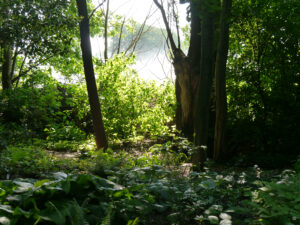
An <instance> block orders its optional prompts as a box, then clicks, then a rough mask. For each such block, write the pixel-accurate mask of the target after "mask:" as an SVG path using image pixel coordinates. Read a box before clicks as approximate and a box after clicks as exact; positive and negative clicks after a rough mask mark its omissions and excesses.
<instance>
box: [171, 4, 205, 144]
mask: <svg viewBox="0 0 300 225" xmlns="http://www.w3.org/2000/svg"><path fill="white" fill-rule="evenodd" d="M200 32H201V20H200V17H199V14H198V9H197V7H196V5H195V4H194V3H191V38H190V46H189V51H188V55H187V56H185V55H184V53H183V52H182V51H181V54H177V58H176V57H175V58H174V61H173V66H174V70H175V74H176V86H175V88H176V100H177V103H178V105H177V111H176V127H177V129H178V130H180V131H181V132H182V134H183V135H184V136H185V137H187V138H188V139H189V140H190V141H193V139H194V114H195V97H196V94H197V89H198V84H199V78H200V76H199V72H200V65H199V61H200V57H201V36H200ZM179 56H180V57H179Z"/></svg>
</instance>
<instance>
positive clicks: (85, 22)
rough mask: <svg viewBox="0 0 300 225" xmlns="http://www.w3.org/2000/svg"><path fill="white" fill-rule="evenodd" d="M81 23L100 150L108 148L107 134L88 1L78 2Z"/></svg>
mask: <svg viewBox="0 0 300 225" xmlns="http://www.w3.org/2000/svg"><path fill="white" fill-rule="evenodd" d="M76 3H77V8H78V14H79V16H80V17H81V21H80V38H81V50H82V59H83V66H84V74H85V80H86V85H87V91H88V96H89V102H90V107H91V113H92V119H93V127H94V133H95V137H96V144H97V148H98V149H101V148H103V149H106V148H107V147H108V144H107V139H106V134H105V130H104V125H103V120H102V115H101V109H100V102H99V98H98V93H97V86H96V80H95V75H94V68H93V59H92V49H91V42H90V30H89V19H88V12H87V6H86V0H76Z"/></svg>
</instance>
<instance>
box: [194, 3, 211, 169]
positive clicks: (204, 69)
mask: <svg viewBox="0 0 300 225" xmlns="http://www.w3.org/2000/svg"><path fill="white" fill-rule="evenodd" d="M212 4H214V3H212V2H211V1H210V0H205V1H203V11H202V14H203V18H202V23H201V60H200V81H199V88H198V94H197V97H196V98H197V100H196V110H195V133H196V136H195V144H196V145H198V146H200V148H199V151H197V152H195V153H194V154H193V156H192V161H193V163H194V165H200V167H202V166H203V162H204V160H205V158H206V152H205V147H207V140H208V128H209V109H210V107H209V106H210V104H209V103H210V94H211V87H212V81H213V73H212V68H213V65H214V13H213V10H212V9H213V5H212ZM204 146H205V147H204Z"/></svg>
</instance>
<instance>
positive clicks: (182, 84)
mask: <svg viewBox="0 0 300 225" xmlns="http://www.w3.org/2000/svg"><path fill="white" fill-rule="evenodd" d="M173 66H174V70H175V75H176V83H175V89H176V90H175V91H176V100H177V109H176V127H177V129H178V130H180V131H181V132H182V134H183V135H184V136H185V137H187V138H188V139H189V140H192V138H193V133H194V124H193V119H194V118H193V106H194V103H193V98H194V93H193V92H194V91H193V88H192V79H193V77H192V75H191V68H190V63H189V60H188V58H187V57H186V56H184V55H183V54H182V56H181V57H177V58H176V59H175V60H174V62H173Z"/></svg>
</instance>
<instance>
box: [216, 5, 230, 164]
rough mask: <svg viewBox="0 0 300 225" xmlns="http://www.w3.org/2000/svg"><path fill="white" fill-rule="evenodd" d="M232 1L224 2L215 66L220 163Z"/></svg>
mask: <svg viewBox="0 0 300 225" xmlns="http://www.w3.org/2000/svg"><path fill="white" fill-rule="evenodd" d="M231 5H232V0H223V2H222V13H221V21H220V34H219V40H218V49H217V58H216V66H215V81H216V124H215V137H214V156H213V158H214V160H216V161H219V160H220V159H221V156H222V154H224V152H225V144H224V140H225V128H226V115H227V97H226V76H225V74H226V62H227V55H228V45H229V44H228V42H229V17H230V12H231Z"/></svg>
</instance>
